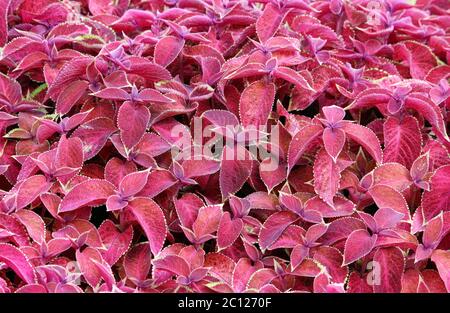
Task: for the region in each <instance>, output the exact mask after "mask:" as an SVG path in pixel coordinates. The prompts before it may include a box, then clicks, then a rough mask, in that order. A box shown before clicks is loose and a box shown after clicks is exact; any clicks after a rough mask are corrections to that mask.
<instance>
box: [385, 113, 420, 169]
mask: <svg viewBox="0 0 450 313" xmlns="http://www.w3.org/2000/svg"><path fill="white" fill-rule="evenodd" d="M383 135H384V162H398V163H400V164H402V165H404V166H406V167H407V168H410V167H411V165H412V163H413V162H414V160H415V159H416V158H417V157H418V156H419V154H420V150H421V149H420V147H421V143H422V140H421V134H420V128H419V124H418V122H417V120H416V119H415V118H414V117H412V116H405V117H403V118H402V119H401V120H399V119H398V118H396V117H388V119H387V120H386V122H385V123H384V125H383Z"/></svg>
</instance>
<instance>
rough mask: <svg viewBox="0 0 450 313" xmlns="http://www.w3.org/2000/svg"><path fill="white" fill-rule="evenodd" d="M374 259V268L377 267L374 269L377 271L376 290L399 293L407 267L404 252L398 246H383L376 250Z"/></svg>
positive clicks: (374, 286)
mask: <svg viewBox="0 0 450 313" xmlns="http://www.w3.org/2000/svg"><path fill="white" fill-rule="evenodd" d="M373 261H374V262H376V263H375V265H374V268H375V267H376V268H377V269H376V270H374V271H376V272H377V273H374V276H375V277H374V285H373V290H374V292H381V293H399V292H400V291H401V289H402V284H401V281H402V275H403V271H404V267H405V258H404V256H403V252H402V251H401V250H400V249H399V248H396V247H392V248H382V249H379V250H377V251H376V252H375V255H374V257H373ZM376 275H380V277H376Z"/></svg>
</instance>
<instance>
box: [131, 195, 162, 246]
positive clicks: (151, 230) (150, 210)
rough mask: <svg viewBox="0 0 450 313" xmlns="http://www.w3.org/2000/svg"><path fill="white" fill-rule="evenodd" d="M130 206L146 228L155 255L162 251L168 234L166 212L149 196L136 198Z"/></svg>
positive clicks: (144, 228)
mask: <svg viewBox="0 0 450 313" xmlns="http://www.w3.org/2000/svg"><path fill="white" fill-rule="evenodd" d="M128 207H129V208H130V209H131V211H132V212H133V214H134V216H135V217H136V219H137V221H138V222H139V224H140V225H141V227H142V229H143V230H144V233H145V235H146V236H147V239H148V240H149V242H150V248H151V251H152V253H153V254H154V255H157V254H158V253H159V251H161V249H162V247H163V244H164V241H165V240H166V236H167V224H166V218H165V216H164V213H163V212H162V210H161V208H160V207H159V206H158V204H156V202H155V201H153V200H151V199H148V198H142V197H138V198H134V199H133V200H132V201H130V202H129V204H128Z"/></svg>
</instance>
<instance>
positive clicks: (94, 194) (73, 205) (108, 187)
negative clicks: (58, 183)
mask: <svg viewBox="0 0 450 313" xmlns="http://www.w3.org/2000/svg"><path fill="white" fill-rule="evenodd" d="M114 189H115V187H114V185H112V184H111V183H110V182H108V181H106V180H102V179H91V180H87V181H84V182H82V183H80V184H78V185H76V186H75V187H73V188H72V189H71V190H70V191H69V193H67V195H66V196H65V197H64V199H63V200H62V201H61V204H60V205H59V210H58V211H59V212H60V213H62V212H69V211H73V210H76V209H78V208H81V207H83V206H96V205H100V204H105V203H106V199H107V198H108V197H109V196H110V195H112V194H113V193H114Z"/></svg>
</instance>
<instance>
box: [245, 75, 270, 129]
mask: <svg viewBox="0 0 450 313" xmlns="http://www.w3.org/2000/svg"><path fill="white" fill-rule="evenodd" d="M274 99H275V85H274V84H273V83H266V82H264V81H262V80H259V81H256V82H254V83H251V84H250V85H248V86H247V87H246V88H245V89H244V91H243V92H242V95H241V100H240V101H239V115H240V118H241V123H242V125H243V126H244V127H254V128H256V129H258V127H260V126H265V125H266V124H267V120H268V118H269V114H270V111H272V106H273V101H274Z"/></svg>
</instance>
